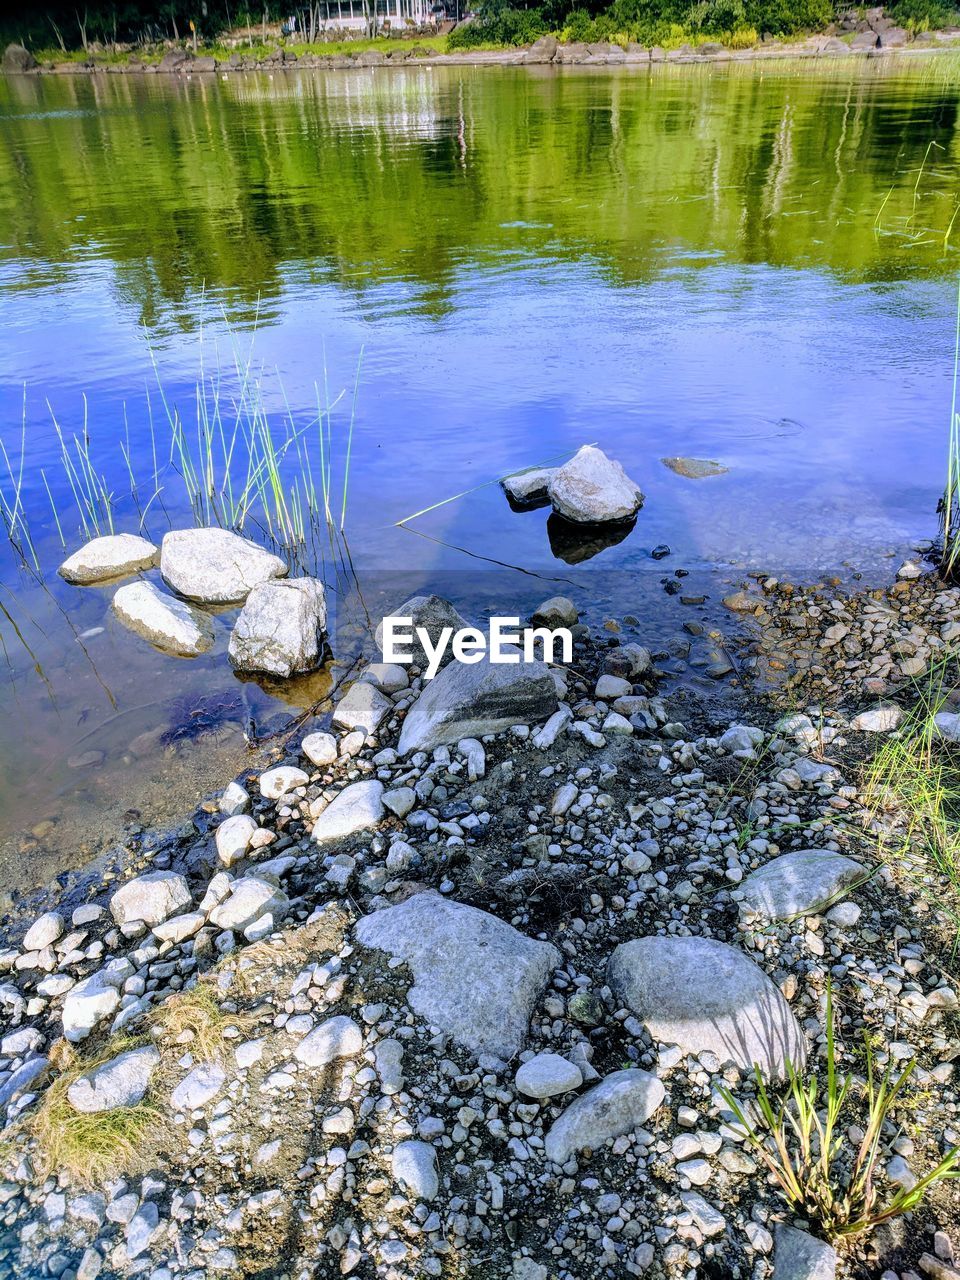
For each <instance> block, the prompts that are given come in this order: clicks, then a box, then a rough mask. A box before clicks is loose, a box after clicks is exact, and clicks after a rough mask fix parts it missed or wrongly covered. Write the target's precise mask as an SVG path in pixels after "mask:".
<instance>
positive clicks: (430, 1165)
mask: <svg viewBox="0 0 960 1280" xmlns="http://www.w3.org/2000/svg"><path fill="white" fill-rule="evenodd" d="M391 1167H392V1170H393V1176H394V1178H395V1179H396V1181H397V1182H399V1183H400V1185H401V1186H402V1187H405V1188H406V1189H407V1190H408V1191H409V1192H410V1193H411V1194H412V1195H413V1196H414V1197H415V1198H416V1199H417V1200H422V1201H423V1202H424V1203H426V1204H429V1203H430V1201H431V1200H434V1199H436V1196H437V1192H438V1191H439V1190H440V1176H439V1174H438V1172H437V1153H436V1151H434V1149H433V1147H431V1146H430V1144H429V1142H417V1141H416V1140H415V1139H410V1140H409V1141H408V1142H398V1143H397V1145H396V1146H395V1147H394V1149H393V1158H392V1160H391Z"/></svg>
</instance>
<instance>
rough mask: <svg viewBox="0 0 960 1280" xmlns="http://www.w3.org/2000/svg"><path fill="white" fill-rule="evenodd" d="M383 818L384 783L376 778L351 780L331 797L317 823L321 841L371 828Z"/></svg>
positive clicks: (316, 833)
mask: <svg viewBox="0 0 960 1280" xmlns="http://www.w3.org/2000/svg"><path fill="white" fill-rule="evenodd" d="M382 819H383V783H382V782H377V781H376V780H375V779H373V778H367V779H365V780H364V781H363V782H354V783H351V785H350V786H349V787H344V788H343V790H342V791H340V792H338V794H337V795H336V796H334V798H333V799H332V800H331V801H330V803H329V804H328V805H327V807H326V808H325V809H324V811H323V812H322V813H321V814H320V816H319V817H318V818H317V820H316V822H315V823H314V824H313V838H314V840H316V842H317V844H326V843H327V842H328V841H329V840H343V839H345V838H346V837H347V836H352V835H353V834H354V832H356V831H369V830H371V829H372V828H373V827H375V826H377V824H378V823H379V822H381V821H382Z"/></svg>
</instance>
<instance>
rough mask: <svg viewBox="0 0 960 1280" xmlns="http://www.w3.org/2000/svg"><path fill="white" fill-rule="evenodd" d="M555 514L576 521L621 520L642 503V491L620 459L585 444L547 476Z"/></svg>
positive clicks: (615, 521) (620, 521)
mask: <svg viewBox="0 0 960 1280" xmlns="http://www.w3.org/2000/svg"><path fill="white" fill-rule="evenodd" d="M548 492H549V495H550V501H551V503H552V504H553V509H554V511H555V512H556V513H557V515H560V516H563V518H564V519H565V520H572V521H573V522H574V523H575V524H607V523H622V522H624V521H626V520H631V519H632V518H633V517H634V516H635V515H636V514H637V512H638V511H639V510H640V508H641V507H642V506H643V494H642V493H641V492H640V489H639V488H638V486H637V485H635V484H634V482H633V481H632V480H631V479H630V477H629V476H628V475H627V473H626V472H625V471H624V469H623V467H622V466H621V465H620V463H619V462H615V461H614V460H613V459H612V458H608V457H607V455H606V454H605V453H604V452H603V450H602V449H597V448H595V447H594V446H593V445H589V444H585V445H584V446H583V448H582V449H578V451H577V452H576V454H574V456H573V457H572V458H571V459H570V461H569V462H565V463H564V465H563V466H562V467H558V468H557V470H556V471H555V472H554V473H553V475H552V476H551V477H550V483H549V486H548Z"/></svg>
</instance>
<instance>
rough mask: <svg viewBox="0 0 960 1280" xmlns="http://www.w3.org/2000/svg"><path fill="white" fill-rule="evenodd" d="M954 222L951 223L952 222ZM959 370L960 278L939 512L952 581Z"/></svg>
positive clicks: (958, 504)
mask: <svg viewBox="0 0 960 1280" xmlns="http://www.w3.org/2000/svg"><path fill="white" fill-rule="evenodd" d="M951 225H952V224H951ZM958 373H960V281H958V284H957V315H956V324H955V326H954V339H953V385H952V390H951V396H950V429H949V431H948V433H947V479H946V483H945V485H944V489H943V496H942V497H941V499H940V503H939V506H938V508H937V511H938V513H939V516H940V538H941V555H940V572H941V574H942V575H943V577H944V578H946V579H947V580H948V581H953V580H954V579H955V578H956V576H957V569H958V567H960V417H958V415H957V381H958Z"/></svg>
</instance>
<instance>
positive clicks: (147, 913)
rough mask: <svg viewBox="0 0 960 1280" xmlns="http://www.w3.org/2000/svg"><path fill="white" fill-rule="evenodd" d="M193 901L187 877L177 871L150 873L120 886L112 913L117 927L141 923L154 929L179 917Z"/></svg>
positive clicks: (112, 901)
mask: <svg viewBox="0 0 960 1280" xmlns="http://www.w3.org/2000/svg"><path fill="white" fill-rule="evenodd" d="M192 901H193V896H192V895H191V893H190V886H189V885H188V884H187V881H186V879H185V877H184V876H182V875H179V874H178V873H177V872H176V871H149V872H148V873H147V874H146V875H144V876H137V878H136V879H135V880H128V881H127V883H126V884H125V885H121V887H120V888H119V889H118V890H117V892H116V893H115V894H114V895H113V897H112V898H111V899H110V913H111V915H112V916H113V918H114V920H116V922H117V924H131V923H132V922H133V921H135V920H141V921H142V922H143V923H144V924H145V925H148V926H152V925H155V924H162V923H163V921H164V920H168V919H169V918H170V916H176V915H179V914H180V912H181V911H183V910H184V909H185V908H186V907H189V906H190V904H191V902H192Z"/></svg>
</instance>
